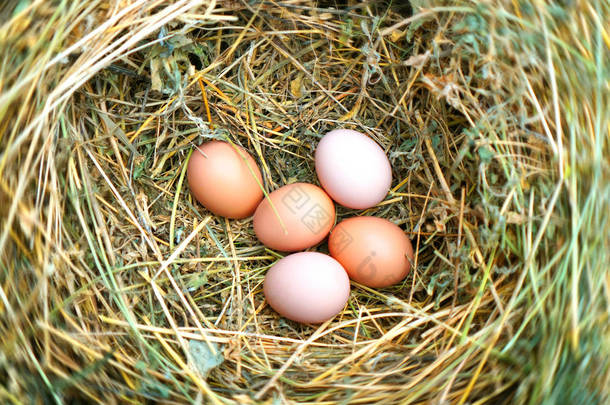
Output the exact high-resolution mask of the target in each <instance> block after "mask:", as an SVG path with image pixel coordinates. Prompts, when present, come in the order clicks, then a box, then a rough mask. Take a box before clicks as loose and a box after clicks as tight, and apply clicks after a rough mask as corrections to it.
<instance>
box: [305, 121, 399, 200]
mask: <svg viewBox="0 0 610 405" xmlns="http://www.w3.org/2000/svg"><path fill="white" fill-rule="evenodd" d="M315 166H316V173H317V175H318V179H319V180H320V184H321V185H322V187H324V190H326V192H327V193H328V194H329V195H330V196H331V197H332V199H333V200H335V201H336V202H338V203H339V204H341V205H343V206H345V207H348V208H355V209H365V208H370V207H373V206H375V205H377V204H378V203H380V202H381V201H383V199H384V198H385V196H386V195H387V193H388V190H389V189H390V185H391V183H392V167H391V166H390V161H389V160H388V158H387V156H386V155H385V153H384V151H383V149H381V147H380V146H379V145H378V144H377V143H376V142H375V141H373V140H372V139H371V138H369V137H368V136H366V135H364V134H361V133H360V132H357V131H353V130H351V129H335V130H333V131H330V132H329V133H327V134H326V135H324V136H323V137H322V139H321V140H320V142H319V143H318V146H317V147H316V152H315Z"/></svg>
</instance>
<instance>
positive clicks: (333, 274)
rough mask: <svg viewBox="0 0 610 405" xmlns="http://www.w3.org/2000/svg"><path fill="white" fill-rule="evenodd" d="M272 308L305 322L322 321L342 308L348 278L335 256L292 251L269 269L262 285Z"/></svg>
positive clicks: (345, 296) (295, 319) (345, 298)
mask: <svg viewBox="0 0 610 405" xmlns="http://www.w3.org/2000/svg"><path fill="white" fill-rule="evenodd" d="M263 291H264V293H265V298H266V299H267V303H269V305H270V306H271V308H273V309H275V311H277V312H278V313H279V314H280V315H282V316H284V317H286V318H288V319H292V320H293V321H297V322H302V323H321V322H324V321H326V320H328V319H331V318H332V317H334V316H335V315H337V314H338V313H339V312H341V311H342V310H343V308H344V307H345V304H346V303H347V299H348V298H349V291H350V285H349V277H348V276H347V273H346V272H345V270H344V269H343V267H342V266H341V264H339V262H338V261H336V260H335V259H333V258H332V257H330V256H328V255H325V254H322V253H317V252H301V253H293V254H291V255H288V256H286V257H284V258H282V259H280V260H279V261H278V262H277V263H275V264H274V265H273V267H271V269H269V271H268V272H267V275H266V276H265V284H264V287H263Z"/></svg>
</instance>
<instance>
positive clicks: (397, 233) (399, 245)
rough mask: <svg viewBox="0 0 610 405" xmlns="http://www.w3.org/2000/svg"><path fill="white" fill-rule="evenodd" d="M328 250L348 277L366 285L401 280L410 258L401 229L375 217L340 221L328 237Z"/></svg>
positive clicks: (370, 285)
mask: <svg viewBox="0 0 610 405" xmlns="http://www.w3.org/2000/svg"><path fill="white" fill-rule="evenodd" d="M328 250H329V251H330V255H331V256H332V257H334V258H335V259H337V261H338V262H339V263H341V265H342V266H343V267H344V268H345V270H346V271H347V274H348V275H349V277H350V278H351V279H352V280H354V281H356V282H358V283H360V284H364V285H366V286H369V287H387V286H389V285H392V284H396V283H397V282H399V281H401V280H402V279H404V278H405V277H406V275H407V274H408V273H409V270H410V268H411V262H410V260H412V259H413V248H412V247H411V241H410V240H409V238H408V237H407V235H405V233H404V232H403V231H402V229H400V228H399V227H398V225H396V224H394V223H392V222H390V221H388V220H386V219H383V218H377V217H354V218H348V219H346V220H344V221H341V222H340V223H339V224H338V225H337V226H335V228H334V229H333V230H332V232H331V234H330V236H329V237H328Z"/></svg>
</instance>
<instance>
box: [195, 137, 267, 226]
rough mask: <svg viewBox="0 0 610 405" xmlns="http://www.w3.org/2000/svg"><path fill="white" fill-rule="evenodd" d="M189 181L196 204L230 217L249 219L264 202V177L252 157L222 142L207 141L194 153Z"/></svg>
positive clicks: (238, 148) (237, 147)
mask: <svg viewBox="0 0 610 405" xmlns="http://www.w3.org/2000/svg"><path fill="white" fill-rule="evenodd" d="M187 181H188V184H189V188H190V190H191V193H192V194H193V196H194V197H195V199H197V201H199V202H200V203H201V204H202V205H203V206H204V207H205V208H207V209H208V210H210V211H211V212H212V213H214V214H216V215H220V216H223V217H227V218H235V219H239V218H246V217H249V216H250V215H252V213H253V212H254V210H256V207H257V206H258V204H259V203H260V201H261V200H262V199H263V191H262V184H263V183H262V182H263V178H262V176H261V172H260V170H259V168H258V166H257V164H256V162H255V161H254V159H253V158H252V156H250V154H249V153H248V152H246V150H245V149H244V148H242V147H240V146H237V145H231V144H229V143H227V142H223V141H211V142H205V143H203V144H201V145H200V146H199V147H197V148H196V149H195V150H193V153H192V154H191V158H190V160H189V162H188V166H187Z"/></svg>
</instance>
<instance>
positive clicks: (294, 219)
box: [253, 183, 335, 252]
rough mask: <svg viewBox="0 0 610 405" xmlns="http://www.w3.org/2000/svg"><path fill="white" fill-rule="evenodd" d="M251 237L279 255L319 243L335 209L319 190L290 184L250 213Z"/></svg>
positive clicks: (333, 216) (332, 222) (314, 187)
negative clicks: (251, 218) (252, 217)
mask: <svg viewBox="0 0 610 405" xmlns="http://www.w3.org/2000/svg"><path fill="white" fill-rule="evenodd" d="M253 222H254V233H255V234H256V237H257V238H258V239H259V240H260V241H261V242H262V243H263V244H264V245H265V246H267V247H270V248H271V249H276V250H281V251H283V252H294V251H297V250H303V249H307V248H309V247H311V246H314V245H316V244H318V243H320V242H321V241H322V240H323V239H324V238H325V237H326V235H328V232H329V231H330V229H331V228H332V226H333V224H334V223H335V206H334V204H333V201H332V200H331V199H330V197H329V196H328V195H327V194H326V193H325V192H324V190H322V189H321V188H320V187H318V186H315V185H313V184H309V183H293V184H289V185H286V186H284V187H281V188H279V189H277V190H275V191H274V192H272V193H271V194H269V198H266V199H264V200H263V201H262V202H261V203H260V205H259V206H258V208H257V209H256V212H255V213H254V221H253Z"/></svg>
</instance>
